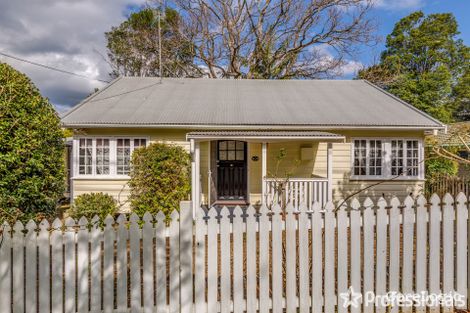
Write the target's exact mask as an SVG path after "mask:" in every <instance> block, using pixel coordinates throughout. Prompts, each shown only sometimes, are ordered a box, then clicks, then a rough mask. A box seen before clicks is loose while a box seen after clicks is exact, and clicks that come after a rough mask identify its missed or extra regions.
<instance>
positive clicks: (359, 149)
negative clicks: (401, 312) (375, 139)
mask: <svg viewBox="0 0 470 313" xmlns="http://www.w3.org/2000/svg"><path fill="white" fill-rule="evenodd" d="M366 151H367V150H366V141H365V140H354V171H353V172H354V175H366Z"/></svg>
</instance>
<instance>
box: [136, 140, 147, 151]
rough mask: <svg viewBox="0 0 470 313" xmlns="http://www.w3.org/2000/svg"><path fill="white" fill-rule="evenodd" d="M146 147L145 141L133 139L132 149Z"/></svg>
mask: <svg viewBox="0 0 470 313" xmlns="http://www.w3.org/2000/svg"><path fill="white" fill-rule="evenodd" d="M146 145H147V140H145V139H134V149H135V148H139V147H145V146H146Z"/></svg>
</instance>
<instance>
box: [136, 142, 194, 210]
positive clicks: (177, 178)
mask: <svg viewBox="0 0 470 313" xmlns="http://www.w3.org/2000/svg"><path fill="white" fill-rule="evenodd" d="M131 164H132V169H131V173H130V176H131V178H130V180H129V186H130V188H131V192H130V198H129V199H130V202H131V207H132V210H133V212H135V213H136V214H138V215H139V216H142V215H143V214H144V213H145V212H146V211H149V212H150V213H152V214H155V213H157V212H158V211H160V210H161V211H162V212H163V213H165V214H166V215H167V216H168V215H169V214H171V212H172V211H173V210H174V209H179V203H180V201H181V200H184V199H186V198H187V197H188V194H189V192H190V190H191V183H190V164H191V160H190V156H189V154H188V153H187V152H186V151H185V150H184V149H183V148H182V147H179V146H175V145H169V144H164V143H154V144H151V145H149V146H148V147H143V148H139V149H137V150H135V151H134V153H133V155H132V161H131Z"/></svg>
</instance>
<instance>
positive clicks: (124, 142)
mask: <svg viewBox="0 0 470 313" xmlns="http://www.w3.org/2000/svg"><path fill="white" fill-rule="evenodd" d="M74 142H75V144H74V145H75V147H76V149H78V153H77V157H78V161H77V162H76V165H77V167H76V168H78V170H77V171H76V175H84V176H125V175H129V172H130V160H131V155H132V152H133V151H134V149H136V148H139V147H144V146H146V145H147V139H145V138H80V139H78V140H75V141H74Z"/></svg>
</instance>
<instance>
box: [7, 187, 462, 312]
mask: <svg viewBox="0 0 470 313" xmlns="http://www.w3.org/2000/svg"><path fill="white" fill-rule="evenodd" d="M206 213H207V214H206ZM95 222H96V219H94V220H93V223H91V226H90V225H89V223H88V221H87V220H86V219H81V220H80V221H79V222H78V223H76V222H75V221H74V220H72V219H66V220H65V222H64V224H62V222H61V221H60V220H56V221H54V222H53V223H52V225H49V224H48V223H47V222H45V221H44V222H42V223H41V224H40V225H39V227H38V226H37V225H36V224H35V223H34V222H32V221H31V222H29V223H28V224H27V225H26V226H23V225H22V224H21V223H17V224H15V225H14V226H13V228H12V229H11V228H10V226H9V225H7V224H5V225H3V236H2V239H1V247H0V311H1V312H2V313H3V312H4V313H11V312H14V313H16V312H21V313H33V312H34V313H45V312H52V313H56V312H67V313H69V312H80V313H81V312H113V313H114V312H158V313H160V312H165V313H166V312H171V313H173V312H188V313H189V312H197V313H212V312H222V313H224V312H227V313H228V312H240V313H241V312H247V313H250V312H260V313H262V312H263V313H267V312H273V313H277V312H279V313H280V312H288V313H293V312H300V313H306V312H310V311H311V312H315V313H316V312H325V313H330V312H331V313H333V312H339V313H342V312H349V310H351V312H352V313H354V312H366V313H367V312H374V310H375V311H376V312H386V311H390V312H398V310H399V309H398V307H393V308H386V307H381V306H379V307H377V308H374V306H365V305H363V306H360V307H357V308H354V307H351V308H345V307H344V306H343V298H342V297H341V294H342V293H347V292H348V290H354V291H355V292H358V293H361V294H365V293H366V292H367V291H373V292H374V293H375V294H376V295H384V294H386V293H387V292H389V291H397V292H401V293H403V294H409V293H420V292H427V293H435V294H439V293H448V294H450V293H452V292H458V293H459V294H461V295H464V297H467V295H468V288H469V277H468V275H469V274H468V262H469V256H468V251H469V247H468V242H469V240H468V239H469V238H468V230H469V218H468V207H467V199H466V198H465V196H464V195H463V194H461V195H459V196H458V197H457V198H456V203H454V200H453V199H452V197H451V196H449V195H446V197H444V198H443V201H442V203H441V200H440V199H439V198H438V197H437V196H435V195H434V196H433V197H432V198H431V199H430V204H429V205H428V204H427V201H426V199H425V198H423V197H420V198H418V199H417V201H416V202H415V201H413V199H411V198H407V199H405V200H404V202H403V203H400V201H399V200H398V199H396V198H394V199H392V200H391V201H390V203H387V202H386V201H385V200H379V201H378V202H377V203H375V204H374V203H373V202H372V201H371V200H369V199H367V200H366V201H364V203H362V204H360V203H359V202H358V201H357V200H353V201H352V202H351V203H350V204H349V205H348V206H346V205H344V206H342V207H340V208H338V209H335V208H334V206H333V204H331V203H328V204H327V205H326V206H325V207H324V208H321V207H320V206H319V205H318V204H314V205H313V210H308V209H307V206H304V205H301V206H300V207H297V208H295V207H293V206H288V207H287V208H286V210H285V211H282V210H281V208H280V207H279V206H275V207H273V208H272V210H269V209H268V208H266V207H261V208H260V209H259V210H255V208H253V207H248V208H247V209H246V210H245V209H241V208H239V207H237V208H235V209H233V210H231V209H227V208H223V209H222V210H216V209H215V208H213V209H211V210H210V211H209V212H206V211H204V210H203V209H201V210H199V211H198V214H197V217H196V220H195V221H193V218H192V212H191V204H190V203H188V202H183V203H182V205H181V216H179V214H178V213H176V212H174V213H173V214H172V216H171V222H169V223H166V222H165V216H164V215H163V214H158V215H157V216H155V217H153V216H151V215H150V214H146V215H145V216H144V217H143V220H139V219H138V217H137V216H136V215H131V216H130V217H129V219H127V218H126V217H125V216H124V215H121V216H120V217H119V218H118V219H117V220H116V221H114V220H113V219H112V218H111V217H109V218H107V219H106V221H105V225H104V229H101V228H99V227H98V226H97V225H96V223H95ZM350 287H352V289H350ZM466 307H468V302H467V299H466V300H465V305H463V306H462V307H460V308H461V309H465V308H466ZM412 309H413V308H412V307H404V308H401V311H402V312H412ZM429 309H430V310H429V311H430V312H440V310H441V309H442V308H439V307H437V306H436V307H431V308H429ZM443 309H444V311H445V312H451V311H453V308H452V307H446V308H443ZM416 311H417V312H426V308H424V307H419V308H416Z"/></svg>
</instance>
